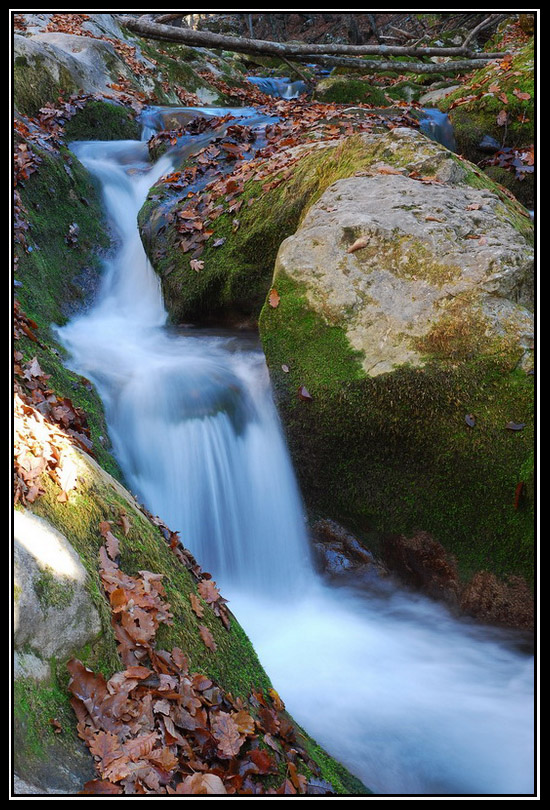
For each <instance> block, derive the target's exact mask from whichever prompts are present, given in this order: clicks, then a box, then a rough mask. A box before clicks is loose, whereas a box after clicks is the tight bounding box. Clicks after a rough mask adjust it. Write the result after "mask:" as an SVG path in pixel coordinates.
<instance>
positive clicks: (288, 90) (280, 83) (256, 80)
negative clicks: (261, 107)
mask: <svg viewBox="0 0 550 810" xmlns="http://www.w3.org/2000/svg"><path fill="white" fill-rule="evenodd" d="M247 81H249V82H251V83H252V84H255V85H256V87H257V88H258V90H261V91H262V93H265V94H266V95H267V96H275V97H276V98H298V96H300V95H301V94H302V93H307V89H308V88H307V85H306V83H305V82H303V81H301V80H298V81H295V82H291V81H290V79H285V78H275V77H274V78H270V77H267V76H248V77H247Z"/></svg>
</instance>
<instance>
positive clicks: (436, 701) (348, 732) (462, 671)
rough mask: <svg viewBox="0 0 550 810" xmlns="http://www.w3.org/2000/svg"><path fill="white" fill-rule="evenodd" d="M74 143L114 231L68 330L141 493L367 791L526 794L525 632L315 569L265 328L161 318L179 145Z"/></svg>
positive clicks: (309, 724) (529, 723)
mask: <svg viewBox="0 0 550 810" xmlns="http://www.w3.org/2000/svg"><path fill="white" fill-rule="evenodd" d="M240 112H242V111H239V113H240ZM72 149H73V151H74V152H75V153H76V155H77V156H78V158H79V159H80V160H81V161H82V162H83V163H84V165H85V166H86V167H87V168H88V169H89V171H90V172H91V173H92V174H93V175H94V176H95V177H96V178H97V179H98V181H99V182H100V183H101V187H102V190H103V197H104V202H105V206H106V209H107V215H108V217H109V220H110V222H111V225H112V227H113V230H114V231H115V232H116V234H117V237H118V241H117V247H116V251H115V254H114V256H113V258H112V259H111V260H110V261H109V262H107V263H106V266H105V271H104V277H103V282H102V287H101V290H100V292H99V294H98V296H97V299H96V300H95V301H94V302H92V304H91V305H90V307H89V308H88V310H87V311H85V312H83V313H82V314H80V315H79V316H78V317H75V318H74V319H73V320H72V321H71V322H70V323H68V324H67V325H66V326H64V327H63V328H60V329H59V335H60V338H61V340H62V341H63V343H64V345H65V347H66V348H67V349H68V351H69V353H70V365H71V366H72V367H73V368H74V369H75V370H77V371H79V372H80V373H82V374H84V375H85V376H86V377H88V378H90V379H91V380H93V381H94V382H95V384H96V386H97V388H98V390H99V392H100V395H101V397H102V399H103V402H104V406H105V412H106V416H107V420H108V424H109V432H110V436H111V440H112V443H113V449H114V453H115V455H116V457H117V459H118V461H119V463H120V465H121V468H122V470H123V471H124V474H125V476H126V479H127V482H128V484H129V486H130V488H131V489H132V491H133V492H135V493H136V494H137V495H138V497H139V498H140V499H141V500H142V501H143V502H144V504H145V505H146V506H147V508H148V509H149V510H150V511H151V512H153V513H154V514H158V515H159V516H160V517H161V518H162V519H163V520H164V521H165V522H166V523H167V524H168V525H169V526H170V527H171V528H172V529H173V530H177V531H179V532H180V533H181V538H182V542H183V543H184V545H185V546H187V547H188V548H189V549H190V550H191V551H192V552H193V554H195V555H196V557H197V558H198V560H199V562H200V564H201V565H202V566H203V567H204V568H205V569H207V570H209V571H210V572H212V574H213V577H214V579H215V580H216V581H217V582H218V584H219V585H220V587H221V589H222V593H223V594H224V596H226V598H229V600H230V607H231V608H232V609H233V611H234V613H235V614H236V616H237V618H238V619H239V621H240V622H241V624H242V625H243V626H244V628H245V629H246V631H247V632H248V634H249V636H250V637H251V639H252V641H253V643H254V646H255V648H256V650H257V652H258V654H259V656H260V659H261V660H262V663H263V664H264V666H265V668H266V670H267V672H268V674H269V675H270V677H271V679H272V681H273V684H274V686H275V688H276V689H277V690H278V691H279V692H280V694H281V696H282V697H283V699H284V700H285V702H286V704H287V708H288V709H289V711H290V712H291V713H292V714H293V715H294V717H295V718H296V719H297V720H298V722H300V723H301V724H302V725H303V726H304V727H305V728H306V729H307V731H308V732H309V733H310V734H311V735H312V736H313V737H315V738H316V739H317V740H318V741H319V742H320V743H321V744H322V745H323V746H324V747H325V748H326V749H327V750H328V751H329V752H330V753H331V754H332V755H333V756H335V757H336V758H338V759H339V760H341V761H342V762H344V763H345V764H346V765H347V767H348V768H349V769H350V770H351V771H352V772H353V773H355V774H356V775H357V776H358V777H359V778H360V779H361V780H362V781H363V782H364V783H365V784H366V785H368V786H369V787H370V788H371V789H372V790H373V791H374V792H375V793H379V794H389V795H400V794H403V795H409V794H412V795H414V794H419V795H429V794H445V795H464V794H493V793H494V794H505V795H516V794H529V793H531V792H532V791H533V789H534V786H533V756H534V755H533V743H534V739H533V734H534V732H533V659H532V656H531V654H530V652H529V650H526V649H524V648H523V646H522V643H523V642H524V641H525V639H524V638H523V636H522V635H521V634H515V633H512V632H504V631H498V630H495V629H491V628H488V627H483V626H480V625H475V624H474V623H472V622H469V621H465V620H457V619H455V618H453V617H452V616H451V615H450V614H449V612H448V611H447V610H446V609H445V607H443V606H441V605H439V604H437V603H435V602H432V601H430V600H428V599H426V598H423V597H421V596H418V595H415V594H411V593H408V592H406V591H403V590H399V589H397V588H396V587H395V586H394V585H392V584H391V583H389V582H385V583H378V584H376V583H373V585H372V586H371V587H370V588H362V589H359V588H353V587H351V586H347V587H331V586H329V585H327V584H326V583H325V582H324V581H322V580H321V578H320V577H319V576H318V574H317V573H316V572H315V569H314V567H313V564H312V561H311V558H310V551H309V546H308V538H307V534H306V530H305V521H304V510H303V506H302V502H301V498H300V493H299V491H298V488H297V485H296V481H295V477H294V472H293V469H292V465H291V462H290V460H289V456H288V453H287V449H286V446H285V442H284V438H283V434H282V431H281V427H280V424H279V420H278V416H277V412H276V410H275V407H274V405H273V402H272V397H271V391H270V384H269V375H268V373H267V369H266V366H265V362H264V358H263V355H262V352H261V349H260V347H259V344H258V341H257V338H256V337H255V336H254V335H250V334H240V335H235V334H231V333H228V332H225V333H224V332H223V331H219V332H217V333H216V332H213V331H207V330H201V329H192V328H188V329H177V328H175V327H170V326H169V325H167V316H166V311H165V309H164V305H163V301H162V295H161V289H160V284H159V279H158V277H157V276H156V275H155V273H154V271H153V270H152V268H151V266H150V264H149V262H148V260H147V258H146V256H145V253H144V250H143V247H142V245H141V241H140V237H139V233H138V229H137V224H136V217H137V213H138V210H139V208H140V206H141V205H142V203H143V201H144V199H145V196H146V194H147V191H148V189H149V188H150V186H152V185H153V183H154V182H155V181H156V180H157V179H158V178H160V177H161V176H162V175H163V174H164V173H166V172H169V171H170V170H171V159H170V157H169V156H165V157H163V158H161V159H160V160H159V161H158V162H157V163H156V164H155V165H154V166H151V165H150V164H149V162H148V157H147V147H146V143H145V142H138V141H115V142H80V143H76V144H73V145H72Z"/></svg>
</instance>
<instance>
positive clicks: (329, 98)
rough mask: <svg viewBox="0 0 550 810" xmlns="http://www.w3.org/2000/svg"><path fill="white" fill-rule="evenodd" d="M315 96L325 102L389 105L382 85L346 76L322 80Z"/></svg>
mask: <svg viewBox="0 0 550 810" xmlns="http://www.w3.org/2000/svg"><path fill="white" fill-rule="evenodd" d="M314 98H315V100H316V101H322V102H324V103H328V102H335V103H337V104H370V105H371V106H373V107H387V106H388V105H389V102H388V99H387V97H386V94H385V93H384V91H383V90H382V89H381V88H380V87H376V86H374V85H372V84H369V83H368V82H366V81H362V80H361V79H352V78H345V77H334V78H332V77H331V78H329V79H323V80H322V81H320V82H319V84H318V85H317V87H316V88H315V93H314Z"/></svg>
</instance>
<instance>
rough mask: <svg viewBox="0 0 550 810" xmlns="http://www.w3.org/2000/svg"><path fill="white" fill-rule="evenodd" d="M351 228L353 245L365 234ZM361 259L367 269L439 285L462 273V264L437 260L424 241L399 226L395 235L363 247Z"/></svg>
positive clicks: (358, 254)
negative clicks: (400, 229) (385, 271)
mask: <svg viewBox="0 0 550 810" xmlns="http://www.w3.org/2000/svg"><path fill="white" fill-rule="evenodd" d="M349 231H350V233H349V244H350V245H351V244H352V243H353V242H354V241H355V240H356V239H357V238H358V237H360V236H361V234H360V233H358V232H355V230H354V229H349ZM357 260H358V261H359V262H360V263H361V266H362V269H363V271H364V272H369V271H370V270H372V269H375V268H376V269H387V270H388V271H389V272H391V273H392V274H393V275H394V276H397V278H405V279H424V280H426V281H428V282H430V284H433V285H437V286H442V285H443V284H446V283H447V282H449V281H452V280H453V279H455V278H457V277H458V276H459V275H460V273H461V270H460V267H458V265H453V264H445V263H444V262H439V261H437V259H436V258H434V253H433V251H432V250H430V249H429V248H428V247H427V246H426V244H425V243H424V242H422V241H421V240H420V239H417V238H416V237H413V236H410V235H408V234H403V233H401V232H399V230H398V229H396V232H395V233H393V234H392V236H391V238H388V239H378V240H376V241H373V243H372V244H370V245H367V246H366V247H364V248H362V249H361V251H360V252H358V253H357Z"/></svg>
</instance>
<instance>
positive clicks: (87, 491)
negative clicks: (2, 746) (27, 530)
mask: <svg viewBox="0 0 550 810" xmlns="http://www.w3.org/2000/svg"><path fill="white" fill-rule="evenodd" d="M79 458H80V462H79V486H78V490H77V491H76V492H73V493H71V496H70V499H69V502H68V503H66V504H60V503H59V502H58V501H57V498H56V494H57V490H56V487H55V485H54V484H53V483H52V482H51V481H45V482H44V487H45V490H46V492H45V494H44V495H43V496H42V497H41V498H39V499H38V500H37V501H35V503H34V504H33V506H32V508H33V511H34V512H35V513H36V514H38V515H40V516H41V517H43V518H45V519H47V520H48V521H49V522H50V523H52V525H54V526H55V527H56V528H57V529H58V530H59V531H60V532H62V533H63V534H64V535H65V536H66V537H69V538H70V540H71V544H72V545H73V547H74V548H75V550H76V551H77V552H78V554H79V556H80V559H81V560H82V563H83V564H84V566H85V568H86V570H87V572H88V575H89V576H88V583H89V584H88V589H89V593H90V596H91V598H92V600H93V601H94V603H95V605H96V607H97V608H98V611H99V614H100V618H101V623H102V635H101V637H100V639H99V640H98V641H97V642H94V644H93V645H87V647H86V648H84V649H83V650H81V651H80V652H79V654H78V657H79V658H80V659H81V660H82V661H83V663H84V664H85V665H86V666H88V667H89V668H90V669H93V670H94V671H96V670H99V671H101V672H102V673H103V674H104V675H105V677H107V678H108V677H110V675H112V674H113V672H115V671H117V670H119V669H120V668H121V664H120V661H119V659H118V654H117V651H116V644H115V640H114V635H113V631H112V627H111V621H110V619H111V611H110V607H109V605H108V603H107V599H106V597H105V596H104V594H103V590H102V587H101V582H100V578H99V572H98V554H99V548H100V546H101V545H102V544H103V539H102V537H101V535H100V533H99V522H100V521H102V520H111V521H113V531H114V533H115V534H116V535H117V536H118V537H119V540H120V567H121V569H122V570H123V571H124V572H125V573H128V574H130V575H136V574H137V573H138V572H139V571H143V570H149V571H154V572H156V573H161V574H162V575H163V585H164V587H165V589H166V594H167V601H168V602H169V603H170V606H171V611H172V613H173V615H174V620H173V625H172V626H161V628H160V629H159V632H158V633H157V646H158V647H159V648H160V649H168V650H170V649H172V647H174V646H178V647H180V648H181V649H182V650H183V651H184V652H185V654H186V656H187V657H188V659H189V663H190V668H191V670H192V671H194V672H200V673H203V674H204V675H206V676H208V677H209V678H212V679H213V680H215V681H216V682H217V683H218V684H220V686H221V687H222V688H223V689H224V690H225V691H228V692H230V693H231V694H232V695H233V696H234V697H241V698H242V699H243V700H246V699H247V698H248V697H249V695H250V694H251V692H252V690H255V691H260V692H262V691H263V692H264V693H267V690H268V689H270V688H271V682H270V680H269V677H268V676H267V674H266V673H265V671H264V670H263V668H262V666H261V664H260V662H259V661H258V658H257V656H256V653H255V651H254V649H253V647H252V645H251V643H250V641H249V639H248V637H247V636H246V633H245V632H244V630H243V629H242V628H241V626H240V625H239V624H238V622H237V620H236V619H235V618H234V617H232V620H231V629H230V630H229V631H227V630H226V629H225V627H224V626H223V624H222V622H221V621H220V619H219V618H218V617H216V616H215V614H214V613H213V611H212V609H211V607H210V606H209V605H207V604H206V603H205V602H204V601H203V600H202V599H201V600H200V601H201V603H202V604H203V607H204V616H203V618H202V619H201V620H200V623H202V624H205V625H206V626H207V627H208V628H209V629H210V630H211V632H212V634H213V636H214V639H215V641H216V644H217V650H216V652H215V653H212V652H211V651H209V650H208V649H207V648H206V647H205V645H204V644H203V642H202V640H201V638H200V635H199V621H198V619H197V617H196V615H195V614H194V612H193V611H192V609H191V604H190V601H189V596H190V594H192V593H193V594H196V595H198V592H197V588H196V582H195V580H194V578H193V577H192V576H191V574H190V573H189V571H188V570H187V569H186V568H185V567H184V566H182V564H181V563H180V562H179V560H178V559H177V557H176V556H175V555H174V554H173V552H172V551H171V550H170V548H169V546H168V544H167V543H166V541H165V540H164V538H163V536H162V535H161V532H160V530H159V529H158V528H157V527H156V526H154V525H153V524H152V523H151V522H150V521H149V519H148V518H147V517H146V516H145V515H144V514H143V513H142V512H141V510H140V509H139V508H138V507H137V505H136V504H135V503H134V501H133V500H132V499H131V498H130V496H129V495H128V494H127V493H125V492H124V490H122V488H121V487H120V486H119V485H117V484H116V482H115V481H114V480H112V479H109V478H108V477H107V476H105V475H104V474H103V473H101V472H100V471H99V469H98V468H96V467H95V465H93V464H91V463H90V462H89V461H88V460H87V459H85V458H84V457H83V456H79ZM122 512H124V513H125V515H126V516H127V519H128V521H129V524H130V529H129V532H128V534H127V535H124V534H123V532H122V530H121V529H120V527H119V526H117V520H118V519H119V517H120V515H121V513H122ZM199 599H200V597H199ZM67 682H68V677H67V675H66V672H65V668H64V667H63V666H60V667H59V671H58V672H56V673H55V675H54V678H53V681H52V683H53V686H48V687H47V688H45V690H42V692H43V695H42V697H40V698H39V696H38V695H37V693H36V690H34V691H33V690H31V688H30V685H29V684H28V683H25V684H21V685H20V687H19V692H18V695H17V698H16V700H17V707H18V708H17V712H18V715H17V716H18V722H19V723H20V724H23V725H24V727H25V729H24V730H25V735H24V736H25V738H26V742H25V747H26V749H27V750H28V749H29V748H32V749H34V748H35V747H36V749H37V751H36V754H37V755H40V753H41V747H40V739H41V731H42V729H43V728H44V726H45V724H47V722H48V720H47V716H49V717H56V718H59V717H62V719H63V725H65V716H66V715H65V708H66V706H67V705H68V704H67V693H66V685H67ZM41 694H42V693H41ZM31 701H32V702H33V707H32V708H29V706H30V703H31ZM43 705H44V706H46V707H47V708H46V709H45V710H44V711H43V710H42V708H41V707H42V706H43ZM72 724H74V720H70V718H69V716H67V725H68V727H72ZM311 745H312V746H314V750H313V751H312V757H313V759H314V760H315V761H316V762H318V764H319V766H320V768H321V770H322V773H323V778H326V779H328V778H329V777H328V773H329V770H330V769H332V770H333V771H334V772H335V773H337V774H340V782H339V783H338V784H340V785H342V786H345V787H346V789H347V787H348V785H351V786H354V787H357V785H360V783H359V782H358V781H357V780H354V779H353V777H352V776H351V775H350V774H348V773H347V771H346V770H345V768H343V766H339V765H337V764H336V763H335V762H334V761H333V760H332V759H331V758H330V757H328V755H327V754H326V753H325V752H323V751H322V749H319V748H318V746H315V744H314V743H313V741H312V742H311ZM346 780H347V781H346ZM361 788H362V786H361ZM362 790H363V791H364V788H362Z"/></svg>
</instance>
